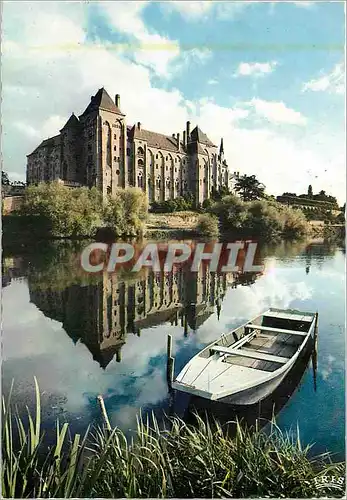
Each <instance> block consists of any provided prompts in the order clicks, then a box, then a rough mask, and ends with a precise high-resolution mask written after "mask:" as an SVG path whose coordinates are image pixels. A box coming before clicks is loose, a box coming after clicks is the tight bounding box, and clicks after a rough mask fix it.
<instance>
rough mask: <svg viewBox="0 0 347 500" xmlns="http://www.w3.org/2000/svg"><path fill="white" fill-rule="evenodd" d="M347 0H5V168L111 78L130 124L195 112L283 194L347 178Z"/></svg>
mask: <svg viewBox="0 0 347 500" xmlns="http://www.w3.org/2000/svg"><path fill="white" fill-rule="evenodd" d="M344 26H345V13H344V2H307V1H298V2H284V1H281V2H252V1H249V2H248V1H243V2H227V1H225V2H218V1H215V0H214V1H210V0H209V1H196V2H192V1H165V2H150V1H142V2H136V1H131V2H123V1H116V2H115V1H107V2H101V1H95V2H68V1H61V2H54V1H52V2H51V1H50V2H41V1H40V2H32V1H31V2H18V1H16V2H3V44H2V56H3V68H2V123H3V130H2V147H3V170H5V171H6V172H8V173H9V176H10V178H11V179H12V180H24V179H25V169H26V155H27V154H29V153H31V152H32V151H33V149H35V147H36V146H37V145H38V144H39V143H40V142H41V141H42V140H43V139H46V138H47V137H50V136H52V135H56V134H58V133H59V130H60V129H61V128H62V127H63V125H64V124H65V122H66V121H67V119H68V117H69V116H70V115H71V113H72V112H75V114H76V115H79V114H81V113H82V112H83V111H84V109H85V108H86V106H87V105H88V103H89V101H90V96H92V95H94V94H95V93H96V91H97V90H98V89H99V88H101V87H105V89H106V90H107V92H108V93H109V94H110V96H112V97H114V95H115V94H117V93H118V94H120V107H121V109H122V111H123V113H125V114H126V120H127V123H128V124H134V123H135V122H138V121H140V122H141V123H142V127H143V128H145V129H149V130H154V131H157V132H161V133H164V134H167V135H170V136H171V135H172V134H173V133H177V132H181V133H182V131H183V130H184V129H185V123H186V121H187V120H190V121H191V123H192V127H194V126H195V125H196V124H198V125H199V127H200V128H201V129H202V130H203V131H204V132H205V133H206V134H207V135H208V136H209V137H210V139H211V140H213V141H214V142H215V144H219V143H220V139H221V138H222V137H223V139H224V149H225V156H226V159H227V161H228V164H229V168H230V170H231V171H232V172H236V171H237V172H240V174H247V175H251V174H254V175H256V176H257V178H258V179H259V180H260V181H261V182H263V183H264V184H265V186H266V191H267V192H268V193H269V194H274V195H279V194H282V193H283V192H294V193H297V194H301V193H305V192H307V188H308V185H309V184H311V185H312V187H313V191H314V192H319V191H320V190H322V189H324V190H325V191H326V192H327V193H329V194H332V195H334V196H336V197H337V198H338V200H339V202H340V203H341V204H342V203H344V202H345V199H346V194H345V191H346V188H345V177H346V175H345V168H346V167H345V163H346V159H345V116H344V107H345V64H344V60H345V56H344V37H345V33H344Z"/></svg>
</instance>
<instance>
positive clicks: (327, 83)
mask: <svg viewBox="0 0 347 500" xmlns="http://www.w3.org/2000/svg"><path fill="white" fill-rule="evenodd" d="M307 90H311V91H312V92H328V93H330V94H341V95H343V94H344V93H345V66H344V63H340V64H336V66H335V67H334V69H333V70H332V72H331V73H328V74H325V75H323V76H321V77H320V78H316V79H313V80H310V81H309V82H306V83H304V85H303V87H302V91H303V92H306V91H307Z"/></svg>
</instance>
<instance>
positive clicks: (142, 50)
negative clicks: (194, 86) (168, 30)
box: [98, 1, 180, 76]
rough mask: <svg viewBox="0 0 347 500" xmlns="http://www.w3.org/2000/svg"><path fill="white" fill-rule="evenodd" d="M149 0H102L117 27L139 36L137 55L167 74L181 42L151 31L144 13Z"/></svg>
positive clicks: (146, 63)
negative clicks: (144, 20)
mask: <svg viewBox="0 0 347 500" xmlns="http://www.w3.org/2000/svg"><path fill="white" fill-rule="evenodd" d="M147 4H148V2H146V1H145V2H120V1H117V3H114V2H99V3H98V5H99V7H100V8H102V11H103V12H104V13H105V14H106V15H107V17H108V20H109V22H110V24H111V25H112V26H113V28H115V29H116V30H117V31H119V32H121V33H124V34H127V35H130V36H131V37H134V38H135V39H136V41H137V43H136V45H135V47H134V59H135V60H136V61H137V62H138V63H140V64H143V65H144V66H146V67H149V68H151V69H153V70H154V71H155V72H156V73H157V74H159V75H161V76H167V74H168V68H169V65H170V63H171V62H172V61H173V60H174V59H175V58H177V56H179V54H180V48H179V44H178V42H177V41H175V40H170V39H168V38H165V37H163V36H161V35H159V34H157V33H150V32H149V31H148V29H147V27H146V25H145V23H144V22H143V20H142V19H141V13H142V11H143V9H144V8H145V7H146V5H147Z"/></svg>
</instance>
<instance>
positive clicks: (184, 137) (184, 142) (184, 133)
mask: <svg viewBox="0 0 347 500" xmlns="http://www.w3.org/2000/svg"><path fill="white" fill-rule="evenodd" d="M186 145H187V144H186V131H185V130H184V131H183V146H184V147H186Z"/></svg>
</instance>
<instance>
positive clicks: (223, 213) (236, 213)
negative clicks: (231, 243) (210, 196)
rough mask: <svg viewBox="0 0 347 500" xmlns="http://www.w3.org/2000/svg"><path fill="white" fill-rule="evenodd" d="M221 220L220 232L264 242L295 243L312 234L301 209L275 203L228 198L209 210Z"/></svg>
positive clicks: (232, 196) (229, 196) (211, 206)
mask: <svg viewBox="0 0 347 500" xmlns="http://www.w3.org/2000/svg"><path fill="white" fill-rule="evenodd" d="M206 210H207V211H208V212H209V213H212V214H214V215H216V216H218V218H219V222H220V229H221V232H222V233H223V234H225V235H230V234H231V233H232V234H234V235H238V236H243V237H249V238H250V237H256V238H258V239H261V240H264V241H274V240H277V239H280V238H283V239H289V240H295V239H300V238H303V237H305V236H306V235H308V234H309V231H310V227H309V224H308V222H307V220H306V218H305V216H304V214H303V213H302V212H301V211H300V210H299V209H293V208H291V207H287V206H284V205H281V204H280V203H277V202H276V201H273V200H256V201H250V202H243V201H241V200H240V198H238V197H237V196H234V195H228V196H225V197H224V198H222V199H221V200H220V201H218V202H215V203H213V204H212V205H210V206H209V207H208V208H207V209H206Z"/></svg>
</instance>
